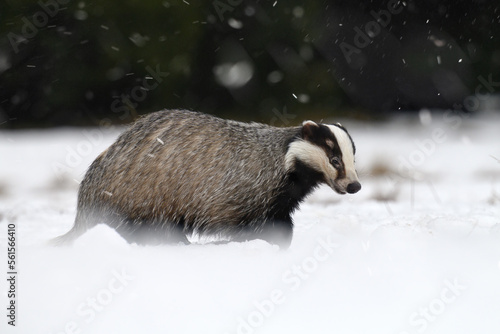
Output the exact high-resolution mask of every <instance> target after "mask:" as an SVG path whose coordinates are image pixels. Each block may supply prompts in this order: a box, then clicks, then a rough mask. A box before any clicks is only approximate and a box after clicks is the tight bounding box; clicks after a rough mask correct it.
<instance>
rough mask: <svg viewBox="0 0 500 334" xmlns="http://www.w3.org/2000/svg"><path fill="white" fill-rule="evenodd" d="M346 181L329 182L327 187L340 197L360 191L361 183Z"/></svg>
mask: <svg viewBox="0 0 500 334" xmlns="http://www.w3.org/2000/svg"><path fill="white" fill-rule="evenodd" d="M346 181H347V180H346V179H342V180H336V181H334V180H330V182H328V185H329V186H330V187H331V188H332V189H333V190H335V191H336V192H337V193H339V194H340V195H344V194H346V193H349V194H355V193H357V192H358V191H359V190H360V189H361V183H359V181H352V182H349V183H347V182H346Z"/></svg>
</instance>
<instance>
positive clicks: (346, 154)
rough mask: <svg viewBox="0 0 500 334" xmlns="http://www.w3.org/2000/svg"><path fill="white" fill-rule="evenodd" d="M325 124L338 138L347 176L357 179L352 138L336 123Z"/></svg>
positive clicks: (353, 179)
mask: <svg viewBox="0 0 500 334" xmlns="http://www.w3.org/2000/svg"><path fill="white" fill-rule="evenodd" d="M325 125H326V126H328V128H330V130H331V131H332V133H333V134H334V136H335V138H337V143H338V144H339V147H340V151H341V152H342V162H343V163H344V166H345V172H346V178H347V179H349V180H350V181H357V180H358V176H357V173H356V168H355V167H354V150H353V147H352V142H351V138H349V135H348V134H347V133H346V132H345V131H344V130H342V129H341V128H339V127H337V126H334V125H327V124H325Z"/></svg>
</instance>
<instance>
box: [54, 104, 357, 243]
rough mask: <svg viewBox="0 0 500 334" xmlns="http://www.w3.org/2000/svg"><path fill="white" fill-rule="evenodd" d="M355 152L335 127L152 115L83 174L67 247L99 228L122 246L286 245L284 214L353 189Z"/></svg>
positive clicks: (288, 224) (288, 230)
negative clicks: (323, 194)
mask: <svg viewBox="0 0 500 334" xmlns="http://www.w3.org/2000/svg"><path fill="white" fill-rule="evenodd" d="M354 152H355V148H354V144H353V143H352V140H351V137H350V136H349V134H348V133H347V131H346V130H345V129H344V128H343V127H342V126H341V125H340V124H338V125H324V124H316V123H314V122H312V121H307V122H304V123H303V125H302V126H297V127H287V128H277V127H271V126H268V125H264V124H258V123H241V122H236V121H230V120H223V119H220V118H216V117H213V116H209V115H206V114H202V113H197V112H191V111H184V110H172V111H160V112H156V113H153V114H150V115H148V116H146V117H143V118H141V119H139V120H138V121H137V122H136V123H135V124H133V125H132V126H131V127H130V128H129V129H128V130H127V131H125V132H124V133H123V134H122V135H121V136H120V137H119V138H118V139H117V140H116V142H115V143H114V144H113V145H111V146H110V147H109V148H108V149H107V150H106V151H104V152H103V153H102V154H101V155H99V156H98V157H97V158H96V160H95V161H94V162H93V163H92V165H91V166H90V168H89V169H88V171H87V173H86V175H85V177H84V179H83V181H82V183H81V185H80V189H79V194H78V208H77V215H76V219H75V224H74V226H73V228H72V229H71V230H70V231H69V232H68V233H67V234H65V235H63V236H60V237H58V238H56V240H55V241H56V243H65V242H69V241H71V240H73V239H75V238H76V237H78V236H79V235H81V234H82V233H84V232H85V231H86V230H87V229H89V228H91V227H93V226H94V225H96V224H98V223H106V224H108V225H110V226H111V227H113V228H115V229H116V230H117V231H118V232H119V233H120V234H121V235H122V236H123V237H124V238H125V239H127V240H128V241H129V242H137V243H168V242H184V243H189V241H188V239H187V237H186V236H189V235H191V234H192V233H196V234H198V235H212V236H214V235H215V236H222V237H225V238H229V239H231V240H235V241H243V240H248V239H254V238H261V239H264V240H267V241H269V242H271V243H275V244H278V245H279V246H280V247H284V248H286V247H288V246H289V245H290V242H291V239H292V229H293V223H292V219H291V214H292V213H293V211H294V210H295V209H296V208H297V207H298V205H299V204H300V202H301V201H302V200H303V199H304V197H305V196H306V195H307V194H309V193H310V192H311V191H312V190H313V189H314V188H315V187H316V186H318V185H319V184H321V183H326V184H328V185H330V186H331V187H332V188H333V189H334V190H335V191H337V192H338V193H346V192H350V193H354V192H357V191H358V190H359V189H360V188H361V186H360V184H359V182H358V179H357V174H356V171H355V170H354Z"/></svg>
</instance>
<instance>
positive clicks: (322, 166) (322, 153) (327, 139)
mask: <svg viewBox="0 0 500 334" xmlns="http://www.w3.org/2000/svg"><path fill="white" fill-rule="evenodd" d="M355 152H356V148H355V146H354V143H353V141H352V139H351V136H350V135H349V133H348V132H347V130H346V129H345V128H344V127H343V126H342V125H340V124H339V123H337V124H335V125H327V124H317V123H315V122H313V121H305V122H304V123H302V129H301V138H299V139H297V140H294V141H293V142H292V143H291V144H290V146H289V148H288V152H287V154H286V161H285V162H286V168H287V170H293V169H294V166H295V164H296V162H297V161H300V162H301V163H303V164H305V165H306V166H308V167H309V168H312V169H313V170H315V171H317V172H319V173H320V174H321V175H322V181H323V182H324V183H326V184H328V185H329V186H330V187H331V188H332V189H333V190H335V191H336V192H337V193H339V194H345V193H350V194H354V193H356V192H358V191H359V190H360V189H361V184H360V183H359V180H358V174H357V173H356V169H355V168H354V154H355Z"/></svg>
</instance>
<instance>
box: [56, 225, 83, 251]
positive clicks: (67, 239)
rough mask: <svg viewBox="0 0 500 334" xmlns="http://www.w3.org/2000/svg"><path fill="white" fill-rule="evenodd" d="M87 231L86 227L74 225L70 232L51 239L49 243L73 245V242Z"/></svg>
mask: <svg viewBox="0 0 500 334" xmlns="http://www.w3.org/2000/svg"><path fill="white" fill-rule="evenodd" d="M85 231H87V229H86V228H82V227H77V224H75V225H74V226H73V228H72V229H71V230H69V232H68V233H66V234H63V235H60V236H58V237H55V238H53V239H51V240H49V245H51V246H66V245H71V243H72V242H73V241H74V240H75V239H76V238H78V237H79V236H81V235H82V234H83V233H85Z"/></svg>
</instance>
